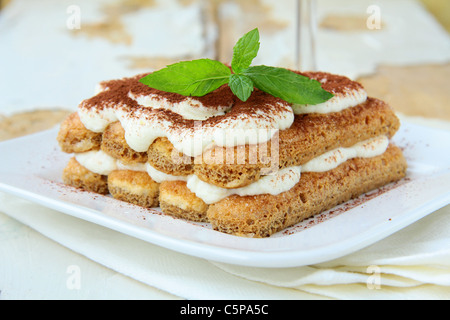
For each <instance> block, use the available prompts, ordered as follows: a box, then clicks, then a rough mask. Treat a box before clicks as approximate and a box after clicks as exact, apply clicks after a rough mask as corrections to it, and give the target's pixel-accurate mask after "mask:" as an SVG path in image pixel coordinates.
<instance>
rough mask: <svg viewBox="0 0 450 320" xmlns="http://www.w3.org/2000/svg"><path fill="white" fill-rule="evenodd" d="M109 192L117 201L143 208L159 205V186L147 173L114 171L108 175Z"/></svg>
mask: <svg viewBox="0 0 450 320" xmlns="http://www.w3.org/2000/svg"><path fill="white" fill-rule="evenodd" d="M108 190H109V192H110V193H111V195H112V196H113V197H114V198H115V199H118V200H122V201H125V202H129V203H132V204H135V205H138V206H141V207H145V208H152V207H157V206H158V204H159V200H158V197H159V184H158V183H156V182H155V181H153V180H152V179H151V178H150V177H149V175H148V174H147V173H146V172H140V171H131V170H116V171H113V172H111V173H110V174H109V175H108Z"/></svg>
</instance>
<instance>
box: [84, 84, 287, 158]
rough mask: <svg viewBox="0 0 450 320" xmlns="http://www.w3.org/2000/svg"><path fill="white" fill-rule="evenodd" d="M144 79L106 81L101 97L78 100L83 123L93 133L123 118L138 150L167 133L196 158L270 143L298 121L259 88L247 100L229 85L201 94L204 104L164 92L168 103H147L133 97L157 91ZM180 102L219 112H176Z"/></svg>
mask: <svg viewBox="0 0 450 320" xmlns="http://www.w3.org/2000/svg"><path fill="white" fill-rule="evenodd" d="M139 78H140V77H138V76H137V77H134V78H125V79H122V80H112V81H108V82H103V83H102V84H101V86H100V87H99V90H98V91H99V92H98V94H97V95H96V96H94V97H93V98H91V99H87V100H84V101H83V102H82V103H81V104H80V105H79V108H78V114H79V116H80V120H81V122H82V123H83V124H84V126H85V127H86V128H87V129H89V130H91V131H94V132H103V131H104V130H105V129H106V127H107V126H108V125H109V124H111V123H112V122H115V121H120V123H121V125H122V127H123V129H124V131H125V139H126V141H127V144H128V145H129V146H130V147H131V148H132V149H133V150H135V151H137V152H146V151H147V150H148V148H149V147H150V145H151V144H152V143H153V141H154V140H155V139H157V138H159V137H167V138H168V140H169V141H170V142H171V143H172V144H173V146H174V148H175V149H176V150H177V151H179V152H182V153H183V154H185V155H187V156H191V157H195V156H198V155H201V154H202V153H203V151H204V150H206V149H207V148H210V147H213V146H220V147H234V146H237V145H242V144H259V143H264V142H267V141H269V140H270V139H272V137H273V136H274V134H275V133H276V132H277V131H278V130H284V129H287V128H289V127H290V126H291V125H292V123H293V121H294V114H293V112H292V108H291V106H290V104H288V103H287V102H285V101H283V100H281V99H278V98H275V97H273V96H270V95H269V94H267V93H264V92H262V91H259V90H255V92H254V93H253V94H252V96H251V97H250V98H249V99H248V100H247V101H246V102H242V101H240V100H237V101H235V100H236V98H235V97H234V95H233V94H232V93H231V90H230V89H229V87H228V86H222V87H220V88H219V89H217V90H216V91H214V92H212V93H210V94H208V95H206V96H204V97H199V98H198V99H197V98H196V99H197V100H198V101H199V103H202V106H201V108H199V107H198V105H196V104H192V102H193V101H194V100H193V98H190V97H184V96H180V95H176V94H171V93H161V92H160V91H159V92H160V98H159V100H160V101H164V102H162V104H160V105H159V107H148V106H147V107H146V106H142V105H140V104H139V103H138V102H137V101H136V100H134V99H132V98H130V96H136V95H137V94H138V92H147V94H150V93H148V90H150V92H154V91H155V90H154V89H151V88H148V87H147V86H145V85H144V84H141V83H140V82H139V81H138V80H139ZM230 94H231V97H230ZM231 98H232V99H233V103H232V108H231V109H230V106H229V105H230V103H231V102H230V99H231ZM155 99H156V98H155ZM156 100H158V99H156ZM156 100H155V101H156ZM169 100H170V101H172V102H171V103H172V104H171V105H172V107H173V106H174V105H175V103H178V107H173V108H172V107H169V104H166V105H164V104H165V103H167V101H169ZM155 101H154V102H155ZM212 101H214V103H215V104H212ZM181 104H182V105H183V106H184V107H183V108H185V109H186V110H187V109H189V108H187V106H190V108H191V110H190V111H189V112H190V113H193V112H194V111H193V110H196V111H195V112H197V111H198V110H204V109H208V110H209V111H208V112H214V113H216V115H215V116H209V115H208V118H207V119H206V120H194V119H186V118H185V117H184V116H183V115H181V114H178V113H177V111H179V106H180V105H181ZM224 104H225V105H226V106H225V107H224ZM163 105H164V106H163ZM207 106H209V107H207ZM224 108H226V110H228V112H227V113H226V114H221V113H225V111H224V110H225V109H224ZM205 116H206V114H203V115H202V117H205Z"/></svg>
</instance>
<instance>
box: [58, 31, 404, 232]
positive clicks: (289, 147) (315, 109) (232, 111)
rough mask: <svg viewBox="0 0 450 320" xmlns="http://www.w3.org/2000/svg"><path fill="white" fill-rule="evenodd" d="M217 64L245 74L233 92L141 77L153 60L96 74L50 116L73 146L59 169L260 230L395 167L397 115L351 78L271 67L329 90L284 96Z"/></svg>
mask: <svg viewBox="0 0 450 320" xmlns="http://www.w3.org/2000/svg"><path fill="white" fill-rule="evenodd" d="M250 35H253V36H255V33H252V34H250V33H249V34H247V35H246V36H247V38H245V37H243V39H244V40H247V41H250V40H249V39H248V36H250ZM241 40H242V39H241ZM241 40H240V42H238V44H237V46H238V45H239V43H240V44H242V41H244V40H242V41H241ZM258 40H259V38H258ZM247 47H248V46H247ZM235 51H236V52H237V53H239V48H237V49H235ZM236 52H235V53H236ZM208 63H209V62H208ZM234 64H237V62H234ZM248 65H249V64H248ZM261 67H265V66H261ZM227 68H228V70H229V72H230V74H233V75H234V76H233V77H235V76H238V77H240V76H241V75H242V77H243V79H238V80H242V81H244V82H249V80H248V79H250V80H252V81H253V82H250V83H252V84H253V85H254V87H253V85H252V88H251V90H249V92H247V94H246V95H245V97H244V98H243V99H242V96H243V94H242V92H244V91H245V90H244V89H245V87H239V88H244V89H243V90H241V91H240V92H238V90H237V89H236V83H232V82H231V81H230V82H226V81H225V83H220V82H219V83H215V87H212V88H208V89H209V92H207V93H205V94H202V95H201V96H200V95H199V96H194V95H183V94H180V93H177V91H179V90H173V91H174V92H168V90H161V88H157V87H158V86H154V87H151V86H149V85H148V84H146V81H145V79H146V78H148V77H153V75H154V76H155V77H156V76H159V75H158V71H157V72H155V73H150V74H144V75H138V76H135V77H130V78H123V79H119V80H111V81H105V82H101V83H100V84H99V86H98V90H97V93H96V94H95V95H94V96H93V97H91V98H89V99H86V100H84V101H82V102H81V103H80V105H79V107H78V110H77V112H75V113H73V114H72V115H70V116H69V117H68V118H67V119H66V120H65V121H64V122H63V123H62V124H61V129H60V132H59V134H58V142H59V144H60V146H61V149H62V151H64V152H67V153H71V154H74V156H73V157H72V158H71V160H70V161H69V163H68V165H67V167H66V168H65V170H64V172H63V181H64V182H65V183H66V184H68V185H71V186H74V187H78V188H82V189H84V190H88V191H92V192H96V193H101V194H110V195H112V197H114V198H116V199H119V200H122V201H126V202H129V203H132V204H135V205H138V206H142V207H147V208H158V207H159V208H160V210H161V211H162V212H163V213H165V214H168V215H172V216H175V217H178V218H182V219H187V220H192V221H200V222H208V223H210V224H211V226H212V228H213V229H215V230H217V231H220V232H225V233H229V234H233V235H238V236H246V237H268V236H270V235H272V234H274V233H276V232H279V231H281V230H283V229H285V228H287V227H289V226H292V225H294V224H297V223H299V222H300V221H302V220H304V219H306V218H308V217H311V216H313V215H315V214H318V213H321V212H323V211H325V210H328V209H331V208H332V207H335V206H337V205H339V204H341V203H343V202H346V201H348V200H350V199H352V198H355V197H358V196H360V195H361V194H363V193H366V192H368V191H370V190H373V189H376V188H379V187H381V186H383V185H386V184H388V183H391V182H394V181H397V180H399V179H401V178H403V177H404V176H405V173H406V167H407V165H406V162H405V159H404V157H403V155H402V152H401V150H400V149H399V148H398V147H396V146H395V145H393V144H392V143H391V142H390V139H391V138H392V137H393V136H394V134H395V133H396V132H397V130H398V128H399V120H398V118H397V117H396V115H395V113H394V112H393V110H392V109H391V108H390V107H389V106H388V105H387V104H386V103H384V102H382V101H380V100H377V99H375V98H371V97H368V96H367V94H366V92H365V90H364V88H363V87H362V86H361V85H360V84H359V83H357V82H355V81H352V80H350V79H348V78H346V77H344V76H339V75H333V74H329V73H324V72H293V71H289V70H285V69H283V71H281V69H279V68H273V69H270V71H271V72H272V71H273V72H275V71H276V72H278V71H280V74H282V75H283V74H287V75H288V76H289V77H291V76H292V77H293V78H292V79H294V80H293V81H294V82H295V81H296V80H295V79H297V78H296V77H297V76H298V79H301V80H302V81H303V80H305V79H306V80H305V81H309V82H307V85H308V83H310V82H311V83H312V84H317V85H318V87H319V89H320V90H323V92H325V93H327V94H328V96H327V97H325V98H322V102H319V103H316V101H315V103H314V104H308V103H295V102H292V101H288V100H289V99H286V98H285V97H284V96H283V92H281V93H280V94H275V95H274V92H275V93H276V92H277V91H276V90H272V89H273V88H271V87H267V86H269V85H267V86H265V83H264V79H262V80H260V78H258V77H257V76H254V74H255V73H256V72H259V70H262V71H261V72H263V71H264V72H265V70H266V69H264V70H263V69H258V68H256V67H255V68H254V69H251V68H253V67H248V66H247V68H238V67H234V66H233V63H232V65H231V67H227ZM265 68H269V67H265ZM236 70H237V72H236ZM221 72H222V71H221ZM223 72H225V71H223ZM245 77H248V79H246V78H245ZM217 78H218V77H217V76H216V77H214V79H217ZM230 79H232V77H231V76H230ZM283 79H284V78H283ZM150 80H152V79H150ZM167 82H168V81H165V82H164V83H167ZM272 83H273V82H272ZM174 86H175V85H174ZM164 88H165V87H164ZM266 88H267V90H266ZM211 89H212V90H211ZM294 89H295V88H294ZM196 90H197V87H196ZM283 90H284V89H283ZM286 90H287V89H286ZM299 90H300V91H302V89H301V88H300V89H299ZM297 102H302V101H299V100H298V99H297ZM150 212H151V211H150Z"/></svg>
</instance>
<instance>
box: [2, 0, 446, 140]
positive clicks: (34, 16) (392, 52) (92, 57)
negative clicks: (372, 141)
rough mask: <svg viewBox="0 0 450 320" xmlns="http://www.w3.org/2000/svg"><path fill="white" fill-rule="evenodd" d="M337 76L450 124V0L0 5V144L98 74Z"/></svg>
mask: <svg viewBox="0 0 450 320" xmlns="http://www.w3.org/2000/svg"><path fill="white" fill-rule="evenodd" d="M255 27H258V28H259V30H260V33H261V49H260V52H259V55H258V57H257V58H256V59H255V61H254V64H266V65H271V66H282V67H287V68H295V69H301V70H312V69H316V70H320V71H327V72H333V73H339V74H343V75H346V76H348V77H350V78H352V79H355V80H358V81H360V82H362V83H363V85H364V86H365V87H366V90H367V91H368V93H369V95H370V96H374V97H378V98H381V99H384V100H386V101H387V102H389V103H390V104H391V105H392V107H393V108H394V109H395V110H396V111H397V112H398V113H399V114H404V115H407V116H410V117H417V118H426V119H432V120H433V119H434V120H436V121H450V106H449V102H448V101H450V94H449V90H448V89H449V85H448V83H447V81H448V79H450V63H449V61H450V38H449V32H450V1H449V0H40V1H36V0H0V140H5V139H9V138H12V137H16V136H20V135H24V134H28V133H32V132H36V131H38V130H43V129H46V128H49V127H51V126H53V125H55V124H57V123H58V122H59V121H61V120H62V119H63V118H64V117H65V116H66V115H67V114H68V113H70V112H73V111H74V110H76V107H77V105H78V103H79V102H80V101H81V100H83V99H85V98H88V97H90V96H92V95H93V93H94V88H95V85H96V84H97V83H98V82H99V81H102V80H107V79H112V78H120V77H124V76H129V75H134V74H137V73H142V72H149V71H152V70H155V69H159V68H162V67H164V66H165V65H167V64H170V63H173V62H176V61H180V60H190V59H197V58H211V59H217V60H220V61H222V62H230V61H231V55H232V49H233V45H234V43H235V42H236V41H237V39H239V38H240V37H241V36H242V35H243V34H244V33H246V32H247V31H249V30H251V29H253V28H255Z"/></svg>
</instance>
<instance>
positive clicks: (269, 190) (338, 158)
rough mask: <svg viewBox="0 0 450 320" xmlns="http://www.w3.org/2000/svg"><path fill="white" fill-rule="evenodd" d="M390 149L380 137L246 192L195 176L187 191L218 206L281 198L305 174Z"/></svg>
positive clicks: (263, 179)
mask: <svg viewBox="0 0 450 320" xmlns="http://www.w3.org/2000/svg"><path fill="white" fill-rule="evenodd" d="M388 145H389V139H388V138H387V137H386V136H380V137H376V138H373V139H369V140H366V141H363V142H360V143H358V144H356V145H354V146H352V147H349V148H337V149H335V150H332V151H330V152H327V153H325V154H323V155H321V156H319V157H316V158H314V159H312V160H310V161H309V162H307V163H306V164H304V165H303V166H294V167H288V168H285V169H281V170H278V171H276V172H275V173H274V174H272V175H267V176H263V177H261V178H260V179H259V180H258V181H256V182H253V183H252V184H250V185H248V186H245V187H242V188H236V189H225V188H220V187H217V186H214V185H212V184H209V183H206V182H204V181H202V180H200V179H199V178H198V177H197V176H195V175H191V176H189V177H188V178H187V180H186V181H187V187H188V189H189V190H190V191H191V192H193V193H195V195H196V196H197V197H199V198H200V199H202V200H203V201H204V202H205V203H206V204H212V203H216V202H218V201H220V200H222V199H225V198H226V197H229V196H231V195H239V196H253V195H259V194H271V195H278V194H280V193H282V192H286V191H289V190H290V189H291V188H292V187H294V186H295V185H296V184H297V183H299V182H300V178H301V173H302V172H325V171H329V170H332V169H335V168H337V167H338V166H339V165H340V164H342V163H344V162H345V161H347V160H350V159H354V158H372V157H376V156H379V155H382V154H383V153H384V152H385V151H386V149H387V147H388Z"/></svg>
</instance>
